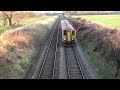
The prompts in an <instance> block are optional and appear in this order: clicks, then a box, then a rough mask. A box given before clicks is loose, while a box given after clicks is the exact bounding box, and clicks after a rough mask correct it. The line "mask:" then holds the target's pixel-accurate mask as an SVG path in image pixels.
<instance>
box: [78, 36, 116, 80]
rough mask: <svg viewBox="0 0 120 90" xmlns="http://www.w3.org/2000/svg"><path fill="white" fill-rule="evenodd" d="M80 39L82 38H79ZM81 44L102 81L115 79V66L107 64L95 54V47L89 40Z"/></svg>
mask: <svg viewBox="0 0 120 90" xmlns="http://www.w3.org/2000/svg"><path fill="white" fill-rule="evenodd" d="M79 38H82V36H81V37H79ZM80 44H81V46H82V48H83V50H84V52H85V53H86V54H87V56H88V58H89V60H90V62H91V64H92V66H93V67H94V68H95V70H96V71H97V72H98V74H99V75H100V78H102V79H113V78H114V77H115V71H116V70H115V68H116V67H115V66H114V65H113V64H111V63H110V62H109V63H107V62H106V61H105V60H104V58H103V57H101V56H100V54H99V53H97V52H93V49H94V47H93V45H92V43H90V42H89V41H87V40H84V41H80Z"/></svg>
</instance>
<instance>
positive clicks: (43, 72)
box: [37, 22, 59, 79]
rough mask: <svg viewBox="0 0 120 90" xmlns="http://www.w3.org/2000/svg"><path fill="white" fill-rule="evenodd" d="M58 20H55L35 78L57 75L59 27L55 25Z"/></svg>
mask: <svg viewBox="0 0 120 90" xmlns="http://www.w3.org/2000/svg"><path fill="white" fill-rule="evenodd" d="M58 24H59V22H57V24H56V26H55V28H54V31H53V33H52V37H51V39H50V43H49V45H48V47H47V50H46V53H45V56H44V59H43V62H42V65H41V68H40V70H39V74H38V77H37V79H54V78H57V76H58V70H56V69H57V66H58V65H56V64H58V63H57V56H58V54H57V53H58V42H59V41H58V40H59V27H57V26H58Z"/></svg>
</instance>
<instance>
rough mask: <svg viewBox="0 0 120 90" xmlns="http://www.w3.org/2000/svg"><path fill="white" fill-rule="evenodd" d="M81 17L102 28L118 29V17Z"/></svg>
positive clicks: (119, 21) (119, 16) (119, 17)
mask: <svg viewBox="0 0 120 90" xmlns="http://www.w3.org/2000/svg"><path fill="white" fill-rule="evenodd" d="M73 17H76V18H77V17H81V18H84V19H87V20H90V21H92V22H95V23H98V24H102V25H104V26H108V27H113V28H118V29H120V15H81V16H73Z"/></svg>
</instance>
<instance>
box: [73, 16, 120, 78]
mask: <svg viewBox="0 0 120 90" xmlns="http://www.w3.org/2000/svg"><path fill="white" fill-rule="evenodd" d="M82 19H83V18H82ZM82 19H81V20H77V21H75V22H74V25H75V28H76V30H78V40H79V41H80V43H81V46H82V47H83V49H84V51H85V52H86V53H87V55H88V57H89V58H90V62H91V64H92V65H93V67H95V69H96V71H97V72H98V73H99V75H100V77H101V78H102V79H113V78H115V73H116V63H117V62H116V61H117V60H119V57H120V56H119V54H118V53H119V51H120V50H119V48H120V47H119V43H120V38H119V32H118V31H119V30H118V31H116V30H114V29H111V28H106V27H103V26H101V25H98V24H94V23H91V22H89V21H84V20H82ZM76 22H77V23H76ZM117 78H120V74H119V75H118V77H117Z"/></svg>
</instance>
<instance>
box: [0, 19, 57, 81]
mask: <svg viewBox="0 0 120 90" xmlns="http://www.w3.org/2000/svg"><path fill="white" fill-rule="evenodd" d="M55 18H56V17H49V18H48V17H46V18H44V20H43V19H39V22H37V23H35V22H33V23H32V22H31V24H30V25H26V26H25V27H23V28H20V29H15V30H7V31H5V32H4V33H2V34H1V35H0V78H1V79H19V78H24V76H25V74H26V71H27V70H28V68H29V65H30V64H31V62H32V57H34V55H35V54H36V53H37V51H38V50H39V48H40V43H42V42H44V38H45V36H47V35H48V32H49V31H50V28H51V27H52V25H53V23H54V21H55Z"/></svg>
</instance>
